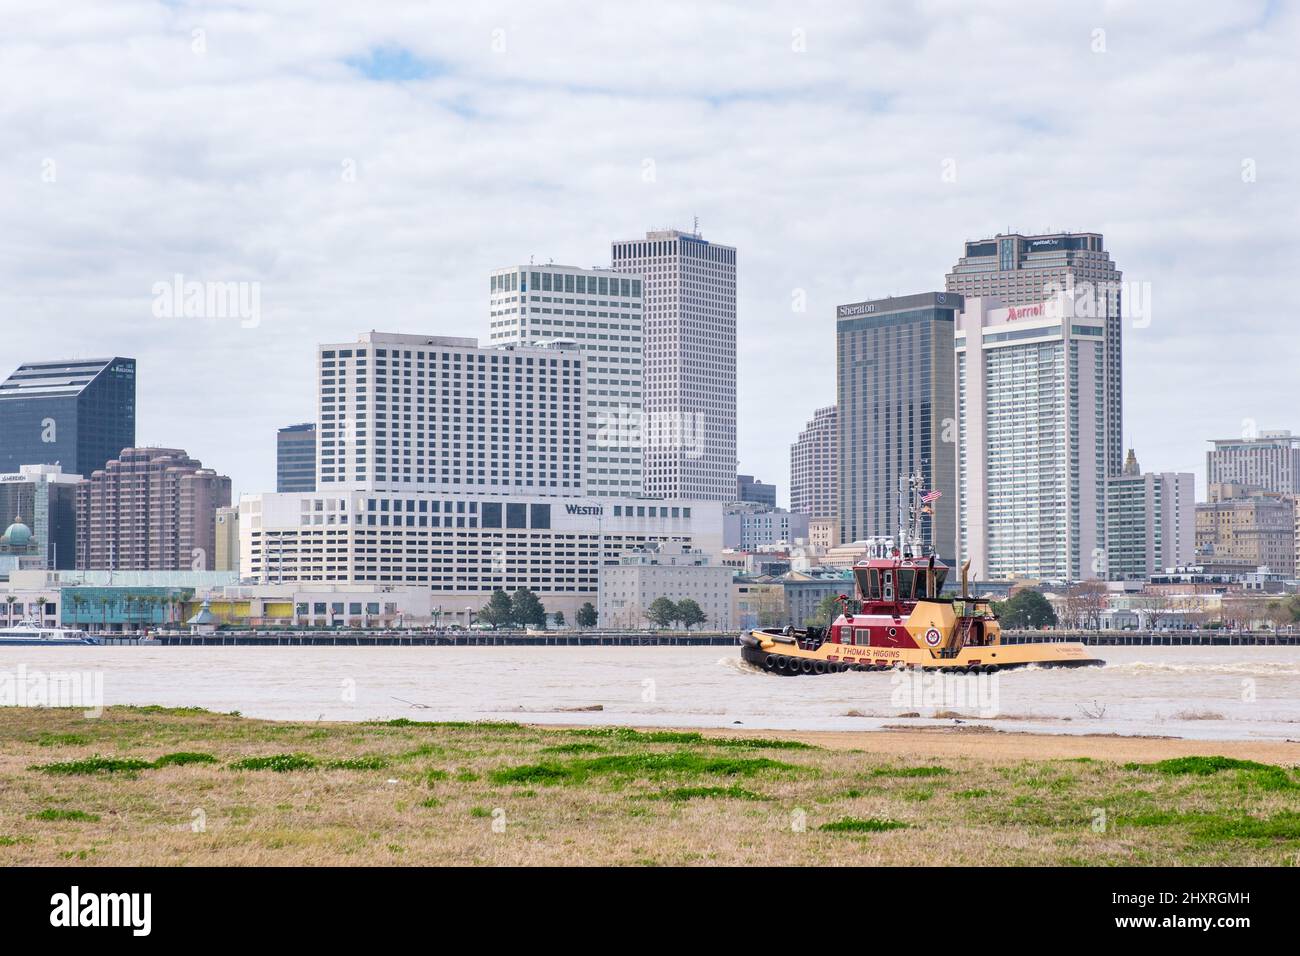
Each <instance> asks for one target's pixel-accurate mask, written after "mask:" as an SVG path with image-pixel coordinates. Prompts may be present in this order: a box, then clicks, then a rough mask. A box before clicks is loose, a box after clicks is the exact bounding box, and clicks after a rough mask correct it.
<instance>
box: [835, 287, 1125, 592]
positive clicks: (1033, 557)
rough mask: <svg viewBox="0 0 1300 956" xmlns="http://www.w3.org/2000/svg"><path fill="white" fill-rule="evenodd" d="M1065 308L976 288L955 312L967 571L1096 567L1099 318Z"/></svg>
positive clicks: (1078, 575)
mask: <svg viewBox="0 0 1300 956" xmlns="http://www.w3.org/2000/svg"><path fill="white" fill-rule="evenodd" d="M1070 312H1071V310H1070V308H1069V302H1068V300H1066V301H1064V302H1062V301H1061V300H1059V299H1058V300H1053V301H1051V302H1040V303H1035V304H1032V305H1023V306H1002V305H1001V303H1000V302H998V301H997V300H990V299H983V298H975V299H967V300H966V302H965V306H964V308H963V310H962V312H961V314H960V315H959V316H958V317H957V329H956V336H955V345H956V381H957V387H956V392H957V435H956V437H957V497H958V549H957V551H958V556H959V558H961V559H964V558H969V559H970V561H971V574H972V577H973V579H974V580H978V581H998V580H1008V579H1012V578H1019V577H1026V578H1034V579H1039V580H1048V581H1079V580H1083V579H1084V578H1095V577H1100V576H1102V575H1103V574H1104V572H1105V563H1106V562H1105V541H1106V529H1105V522H1106V507H1105V502H1106V368H1107V364H1106V341H1107V339H1106V333H1107V320H1106V319H1105V318H1104V317H1099V318H1088V317H1079V316H1074V315H1071V314H1070ZM841 409H843V405H841Z"/></svg>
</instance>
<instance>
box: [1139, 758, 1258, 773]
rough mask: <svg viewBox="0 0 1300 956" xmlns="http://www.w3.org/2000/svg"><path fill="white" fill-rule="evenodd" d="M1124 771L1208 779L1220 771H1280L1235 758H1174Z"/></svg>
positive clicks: (1252, 761) (1140, 764) (1143, 764)
mask: <svg viewBox="0 0 1300 956" xmlns="http://www.w3.org/2000/svg"><path fill="white" fill-rule="evenodd" d="M1124 769H1125V770H1150V771H1154V772H1156V773H1163V774H1168V775H1170V776H1181V775H1184V774H1195V775H1196V776H1198V777H1208V776H1210V775H1211V774H1215V773H1218V772H1219V771H1221V770H1282V769H1283V768H1282V767H1278V766H1276V765H1274V764H1270V763H1259V762H1257V761H1254V760H1238V759H1236V758H1235V757H1218V756H1215V757H1174V758H1173V759H1171V760H1160V761H1157V762H1156V763H1126V764H1124Z"/></svg>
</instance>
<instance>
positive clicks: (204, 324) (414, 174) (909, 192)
mask: <svg viewBox="0 0 1300 956" xmlns="http://www.w3.org/2000/svg"><path fill="white" fill-rule="evenodd" d="M701 6H702V5H697V4H694V3H675V2H669V0H656V2H655V3H652V4H640V5H630V4H600V5H597V4H578V3H568V4H563V3H546V2H531V3H492V2H484V0H478V2H476V3H473V4H450V3H443V2H438V3H434V2H410V3H404V2H396V0H377V2H373V3H364V4H321V3H319V2H315V0H264V2H261V3H258V4H255V5H242V4H240V5H235V4H230V5H227V4H221V3H193V4H189V3H159V2H145V0H114V2H112V3H103V2H99V0H84V2H83V0H65V2H60V3H59V4H57V5H53V4H50V3H48V2H45V0H36V2H29V0H0V222H3V230H0V316H2V318H0V322H2V323H3V324H2V326H0V327H2V328H3V332H4V335H3V339H0V350H2V352H0V365H3V366H4V368H3V369H2V370H0V375H6V374H8V372H9V371H10V370H11V369H12V367H13V366H14V365H16V364H17V363H18V362H19V361H22V360H28V359H34V358H62V357H68V356H98V355H111V354H116V355H128V356H134V357H135V358H136V359H138V361H139V376H140V378H139V396H138V397H139V427H138V440H139V442H140V443H142V444H159V445H174V446H180V447H183V448H185V449H187V450H188V451H189V452H190V453H191V454H193V455H195V456H197V457H199V458H201V459H202V460H203V461H204V463H205V464H207V465H209V466H210V467H214V468H217V469H218V470H220V471H223V472H225V473H227V474H229V475H231V477H232V478H233V479H234V481H235V487H236V491H237V492H248V491H259V490H273V488H274V480H275V461H274V459H275V429H276V428H277V427H279V426H281V425H285V424H289V423H291V422H297V421H303V420H309V419H311V418H312V417H313V416H314V413H315V409H314V393H313V366H312V363H313V359H314V345H315V343H316V342H319V341H330V340H350V339H352V338H354V337H355V335H356V333H357V332H359V331H362V330H367V329H379V330H386V331H403V332H413V333H433V334H444V335H474V336H478V337H479V338H481V339H484V340H485V339H486V337H487V319H486V313H487V292H488V282H487V275H488V273H489V271H490V270H491V269H492V268H494V267H496V266H500V265H506V264H510V263H515V262H520V261H527V257H528V256H530V255H531V256H536V257H538V260H539V261H545V260H546V259H548V258H550V259H554V260H555V261H556V262H561V263H567V264H573V265H585V266H590V265H604V264H608V262H609V243H610V240H612V239H627V238H634V237H637V236H639V235H641V234H642V233H644V231H645V230H646V229H649V228H664V227H671V226H676V227H680V228H690V227H691V224H692V222H693V220H694V217H696V216H698V217H699V220H700V228H701V231H702V232H703V234H704V237H705V238H707V239H711V240H713V241H717V242H722V243H727V244H730V245H734V246H736V247H737V248H738V250H739V253H738V260H739V296H740V302H739V369H740V372H739V374H740V394H739V408H740V435H739V439H740V441H739V452H740V469H741V470H742V471H746V472H752V473H754V474H757V475H758V476H760V477H761V478H763V479H765V480H768V481H775V482H776V483H777V484H778V485H779V486H780V494H781V497H782V499H783V500H784V499H785V498H786V496H787V493H788V482H789V461H788V449H789V444H790V442H791V441H793V439H794V438H795V436H796V434H797V433H798V431H799V430H800V429H801V428H802V427H803V425H804V423H805V421H806V420H807V419H808V418H809V417H810V416H811V414H812V412H813V410H814V409H815V408H817V407H818V406H821V405H827V404H832V403H833V402H834V395H835V366H834V349H835V338H834V328H835V320H834V309H835V305H836V304H837V303H841V302H851V301H856V300H860V299H862V298H867V297H873V296H882V295H890V294H906V293H911V292H917V291H923V290H929V289H935V288H941V287H942V283H943V277H944V274H945V273H946V272H947V271H948V270H949V269H950V268H951V266H952V265H953V263H954V261H955V260H956V258H957V256H958V255H959V254H960V252H961V249H962V242H963V241H964V240H965V239H968V238H981V237H985V236H989V235H992V234H994V233H995V232H997V231H1006V230H1009V229H1012V230H1018V231H1022V232H1038V231H1047V230H1057V229H1075V230H1087V231H1098V232H1102V233H1104V235H1105V237H1106V245H1107V247H1108V248H1109V250H1110V252H1111V254H1112V256H1113V257H1114V258H1115V259H1116V260H1117V262H1118V264H1119V266H1120V268H1121V269H1123V271H1124V276H1125V279H1126V280H1130V281H1135V282H1141V283H1149V286H1148V288H1149V290H1150V295H1151V317H1150V321H1149V323H1147V322H1141V323H1137V324H1130V325H1129V326H1128V327H1127V328H1126V329H1125V333H1124V334H1125V355H1124V361H1125V367H1124V382H1125V405H1126V408H1125V412H1126V414H1125V432H1126V442H1127V443H1128V444H1131V445H1133V446H1135V447H1136V449H1137V452H1138V457H1139V460H1140V462H1141V463H1142V465H1143V467H1144V468H1145V469H1147V470H1184V471H1196V472H1197V473H1198V486H1202V485H1203V470H1204V450H1205V447H1206V446H1205V441H1204V440H1205V439H1206V438H1208V437H1211V436H1220V437H1222V436H1230V435H1237V434H1240V433H1241V432H1242V430H1243V428H1250V427H1252V423H1253V425H1254V426H1255V427H1258V428H1261V429H1263V428H1279V427H1281V428H1293V429H1297V430H1300V407H1297V405H1298V403H1297V401H1296V393H1297V389H1296V385H1295V379H1296V375H1297V370H1298V369H1300V345H1297V336H1296V334H1295V333H1294V331H1293V330H1292V328H1291V313H1292V312H1293V311H1294V307H1293V306H1291V305H1290V304H1289V303H1290V300H1291V298H1292V290H1291V288H1290V286H1291V278H1292V276H1293V275H1294V274H1295V271H1296V263H1297V260H1298V258H1300V257H1298V256H1297V253H1298V252H1300V248H1298V246H1300V243H1298V242H1297V221H1298V214H1300V174H1298V173H1297V166H1296V164H1297V156H1300V136H1298V135H1297V128H1298V125H1300V121H1298V120H1297V111H1296V106H1295V102H1294V101H1295V98H1296V95H1297V91H1298V90H1300V65H1298V64H1300V59H1298V58H1297V54H1296V50H1297V48H1298V47H1300V29H1298V19H1297V13H1296V11H1295V8H1287V7H1285V6H1284V5H1283V4H1281V3H1273V2H1235V3H1232V4H1222V3H1210V2H1206V0H1197V2H1187V0H1184V2H1179V3H1170V4H1163V3H1152V2H1145V0H1144V2H1141V3H1139V2H1113V3H1098V2H1073V3H1061V4H1048V3H1026V2H1023V0H1018V2H1006V3H969V2H956V0H953V2H915V3H899V2H883V0H879V2H873V3H852V2H844V3H816V2H813V3H809V2H800V3H762V2H756V0H751V2H745V3H736V4H734V5H724V4H709V5H706V6H704V9H699V7H701ZM327 11H328V12H327ZM647 169H650V170H652V172H653V175H651V176H647V175H646V170H647ZM945 172H948V173H949V175H945ZM177 274H180V275H183V276H184V277H185V278H186V279H187V280H192V279H197V280H204V281H210V282H255V283H259V286H258V289H259V293H260V316H259V320H258V321H257V322H256V323H255V324H254V323H250V322H241V321H240V320H239V318H237V317H232V318H183V317H170V318H169V317H166V316H162V317H159V316H157V315H155V314H154V313H155V311H156V310H155V309H154V308H153V305H154V289H155V286H156V284H157V283H159V282H169V281H171V280H172V277H173V276H175V275H177ZM801 296H806V302H807V307H806V310H805V311H798V310H796V308H795V303H796V302H797V301H798V300H799V298H800V297H801ZM245 326H251V327H245Z"/></svg>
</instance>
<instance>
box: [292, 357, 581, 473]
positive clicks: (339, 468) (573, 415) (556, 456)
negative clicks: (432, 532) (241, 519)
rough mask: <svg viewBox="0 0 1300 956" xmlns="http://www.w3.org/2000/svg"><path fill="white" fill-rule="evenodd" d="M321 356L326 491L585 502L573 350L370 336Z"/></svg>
mask: <svg viewBox="0 0 1300 956" xmlns="http://www.w3.org/2000/svg"><path fill="white" fill-rule="evenodd" d="M317 352H318V355H317V366H318V389H317V392H318V398H317V402H318V416H317V417H318V422H317V430H318V439H317V443H316V444H317V460H316V474H317V488H318V490H320V491H325V492H330V491H347V490H354V489H364V490H373V491H431V492H444V491H456V492H462V493H477V494H498V495H507V494H516V495H518V494H523V495H582V494H583V491H584V487H585V485H584V479H583V466H584V458H585V449H584V441H583V439H584V434H583V414H584V401H585V399H584V393H583V386H584V377H583V371H584V367H585V361H584V358H583V356H582V353H581V352H579V351H578V350H577V349H571V348H565V347H562V346H560V345H559V344H558V343H557V344H556V346H555V347H542V348H524V347H521V346H503V347H501V348H480V347H479V345H478V341H477V340H476V339H472V338H450V337H441V336H423V335H399V334H394V333H387V332H367V333H363V334H362V335H361V336H360V337H359V338H358V340H357V341H356V342H350V343H345V344H338V345H321V346H319V347H318V350H317Z"/></svg>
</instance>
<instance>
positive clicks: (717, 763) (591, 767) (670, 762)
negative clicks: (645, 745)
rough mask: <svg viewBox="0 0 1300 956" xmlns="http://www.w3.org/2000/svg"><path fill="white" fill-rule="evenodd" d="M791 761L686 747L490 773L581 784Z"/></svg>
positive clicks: (505, 778)
mask: <svg viewBox="0 0 1300 956" xmlns="http://www.w3.org/2000/svg"><path fill="white" fill-rule="evenodd" d="M797 769H799V768H797V767H795V766H794V765H793V764H788V763H781V762H780V761H776V760H771V759H769V758H767V757H748V758H741V757H705V756H702V755H700V754H697V753H693V752H691V751H689V750H679V751H675V752H673V753H666V754H659V753H649V754H646V753H638V754H608V755H606V756H603V757H590V758H587V759H582V760H570V761H567V762H565V763H559V762H545V763H537V764H525V765H523V766H520V767H510V768H507V769H504V770H497V771H494V772H493V773H492V781H493V783H497V784H532V783H543V784H546V783H580V782H582V781H584V780H587V779H589V778H591V777H599V776H660V775H664V774H681V775H685V776H721V777H747V776H752V775H753V774H756V773H761V772H763V771H766V770H797Z"/></svg>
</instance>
